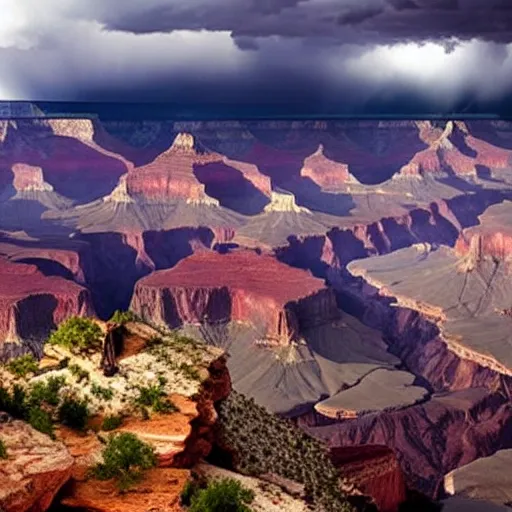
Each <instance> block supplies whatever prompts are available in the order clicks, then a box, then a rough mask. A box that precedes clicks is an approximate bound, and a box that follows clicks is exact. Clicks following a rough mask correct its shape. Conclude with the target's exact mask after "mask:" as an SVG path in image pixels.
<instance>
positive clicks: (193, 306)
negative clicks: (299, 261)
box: [131, 252, 336, 345]
mask: <svg viewBox="0 0 512 512" xmlns="http://www.w3.org/2000/svg"><path fill="white" fill-rule="evenodd" d="M131 308H132V309H133V310H134V311H136V312H137V313H138V314H140V315H141V316H142V317H144V318H148V319H151V320H152V321H154V322H156V323H157V324H163V325H169V326H171V327H176V326H179V325H181V324H183V323H198V322H199V323H200V322H206V323H211V322H213V323H216V322H227V321H239V322H249V323H251V324H253V325H255V326H256V327H257V328H258V329H259V330H260V332H261V337H262V338H267V339H269V340H271V341H272V342H273V343H276V344H278V345H283V344H288V343H290V342H291V341H294V340H297V338H298V330H299V326H300V325H301V324H307V323H308V322H311V321H321V319H322V318H328V319H330V318H332V317H333V315H335V314H336V305H335V302H334V297H333V295H332V294H331V293H330V292H329V291H328V290H327V289H325V287H324V285H323V283H322V282H321V281H320V280H318V279H315V278H313V277H312V276H311V275H308V273H306V272H304V271H301V270H296V269H293V268H290V267H287V266H286V265H283V264H281V263H279V262H278V261H277V260H275V259H273V258H271V257H269V256H258V255H257V254H255V253H253V252H234V253H231V254H226V255H221V254H218V253H215V252H204V253H198V254H195V255H193V256H190V257H189V258H187V259H185V260H183V261H181V262H180V263H178V265H176V267H174V268H173V269H170V270H163V271H157V272H154V273H153V274H151V275H150V276H148V277H146V278H143V279H141V280H140V281H139V282H138V283H137V285H136V287H135V292H134V296H133V300H132V303H131Z"/></svg>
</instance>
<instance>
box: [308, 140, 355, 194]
mask: <svg viewBox="0 0 512 512" xmlns="http://www.w3.org/2000/svg"><path fill="white" fill-rule="evenodd" d="M300 175H301V176H302V177H304V178H310V179H312V180H313V181H314V182H315V183H316V184H317V185H319V186H320V187H322V188H323V189H337V188H342V187H344V186H346V185H347V184H350V183H353V184H357V183H359V182H358V181H357V180H356V178H354V176H352V174H350V172H349V169H348V165H346V164H342V163H338V162H335V161H333V160H329V159H328V158H327V157H326V156H325V155H324V147H323V145H322V144H320V146H319V147H318V149H317V151H316V152H315V153H313V154H312V155H311V156H309V157H307V158H306V159H305V160H304V165H303V167H302V169H301V171H300Z"/></svg>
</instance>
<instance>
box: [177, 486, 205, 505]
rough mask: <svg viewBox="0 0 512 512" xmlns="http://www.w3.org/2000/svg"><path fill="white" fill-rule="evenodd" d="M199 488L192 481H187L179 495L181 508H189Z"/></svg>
mask: <svg viewBox="0 0 512 512" xmlns="http://www.w3.org/2000/svg"><path fill="white" fill-rule="evenodd" d="M200 489H201V488H200V486H199V484H198V483H197V482H195V481H194V480H187V482H186V483H185V485H184V486H183V490H182V491H181V494H180V504H181V505H182V506H183V507H190V505H191V504H192V498H193V497H194V496H195V495H196V494H197V493H198V492H199V490H200Z"/></svg>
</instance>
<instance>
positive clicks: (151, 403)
mask: <svg viewBox="0 0 512 512" xmlns="http://www.w3.org/2000/svg"><path fill="white" fill-rule="evenodd" d="M162 382H163V381H161V380H160V381H159V384H158V385H153V386H139V387H138V390H139V396H138V397H137V398H136V399H135V404H136V405H138V406H145V407H151V409H152V410H153V412H161V413H171V412H176V411H177V410H178V408H177V407H176V406H175V405H174V404H173V403H172V402H171V401H170V400H169V399H167V397H166V394H165V392H164V390H163V384H162Z"/></svg>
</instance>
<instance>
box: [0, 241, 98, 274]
mask: <svg viewBox="0 0 512 512" xmlns="http://www.w3.org/2000/svg"><path fill="white" fill-rule="evenodd" d="M0 256H3V257H5V258H6V259H8V260H10V261H12V262H19V263H31V264H35V265H38V268H39V269H40V270H42V271H43V272H44V273H45V275H48V274H50V275H61V276H62V277H66V276H65V275H64V274H65V273H66V272H65V271H68V272H69V274H70V275H69V276H68V277H72V278H73V280H75V281H77V282H78V283H81V284H84V283H85V282H86V275H90V274H91V273H92V272H93V270H92V268H91V266H90V252H89V247H88V246H87V245H86V244H83V243H80V242H78V241H76V242H75V241H73V240H63V241H55V240H35V239H30V238H29V237H25V238H24V237H14V236H9V235H8V234H2V233H0ZM47 269H48V271H46V270H47Z"/></svg>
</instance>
